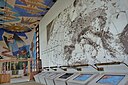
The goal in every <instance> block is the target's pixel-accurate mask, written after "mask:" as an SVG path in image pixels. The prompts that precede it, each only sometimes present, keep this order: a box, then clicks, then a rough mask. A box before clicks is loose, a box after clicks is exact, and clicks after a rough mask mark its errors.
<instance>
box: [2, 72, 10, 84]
mask: <svg viewBox="0 0 128 85" xmlns="http://www.w3.org/2000/svg"><path fill="white" fill-rule="evenodd" d="M2 83H10V74H0V84H2Z"/></svg>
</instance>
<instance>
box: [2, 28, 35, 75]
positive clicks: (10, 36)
mask: <svg viewBox="0 0 128 85" xmlns="http://www.w3.org/2000/svg"><path fill="white" fill-rule="evenodd" d="M0 31H1V32H0V35H1V36H0V57H1V58H0V59H18V60H20V59H28V58H32V59H33V60H34V61H33V62H32V67H33V69H35V67H36V44H35V42H36V39H35V38H36V32H35V29H33V30H32V31H31V32H26V33H24V32H22V33H17V32H10V31H7V30H4V29H0ZM33 42H34V44H33ZM27 64H28V63H27V62H11V63H10V62H9V63H7V62H5V63H2V64H1V63H0V66H1V65H2V67H1V68H4V67H5V66H6V67H5V69H3V70H2V71H1V70H0V73H1V72H2V73H6V72H7V71H9V70H12V73H11V74H12V75H19V71H18V70H23V68H25V69H24V73H23V74H24V75H26V72H27V70H26V69H27ZM4 70H5V72H4ZM19 76H21V74H20V75H19Z"/></svg>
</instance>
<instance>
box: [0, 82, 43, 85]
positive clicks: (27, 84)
mask: <svg viewBox="0 0 128 85" xmlns="http://www.w3.org/2000/svg"><path fill="white" fill-rule="evenodd" d="M0 85H43V84H39V83H36V82H35V81H28V82H22V83H13V84H11V83H6V84H0Z"/></svg>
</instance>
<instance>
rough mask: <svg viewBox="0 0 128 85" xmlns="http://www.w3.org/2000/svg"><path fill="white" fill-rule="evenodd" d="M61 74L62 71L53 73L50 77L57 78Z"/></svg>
mask: <svg viewBox="0 0 128 85" xmlns="http://www.w3.org/2000/svg"><path fill="white" fill-rule="evenodd" d="M59 74H61V73H54V74H52V75H50V76H49V77H50V78H55V77H56V76H57V75H59Z"/></svg>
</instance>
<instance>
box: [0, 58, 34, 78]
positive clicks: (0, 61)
mask: <svg viewBox="0 0 128 85" xmlns="http://www.w3.org/2000/svg"><path fill="white" fill-rule="evenodd" d="M31 61H32V58H28V59H16V58H11V59H0V72H1V73H3V74H6V72H8V71H11V70H12V69H13V70H18V69H16V67H15V64H16V63H18V62H22V63H24V62H26V63H27V68H24V67H23V70H26V69H28V70H27V71H28V72H27V73H28V77H29V79H30V73H31V71H32V69H31ZM3 63H6V66H5V67H3V66H4V65H3ZM12 63H13V64H14V67H12V65H11V64H12ZM9 64H10V65H9Z"/></svg>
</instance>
